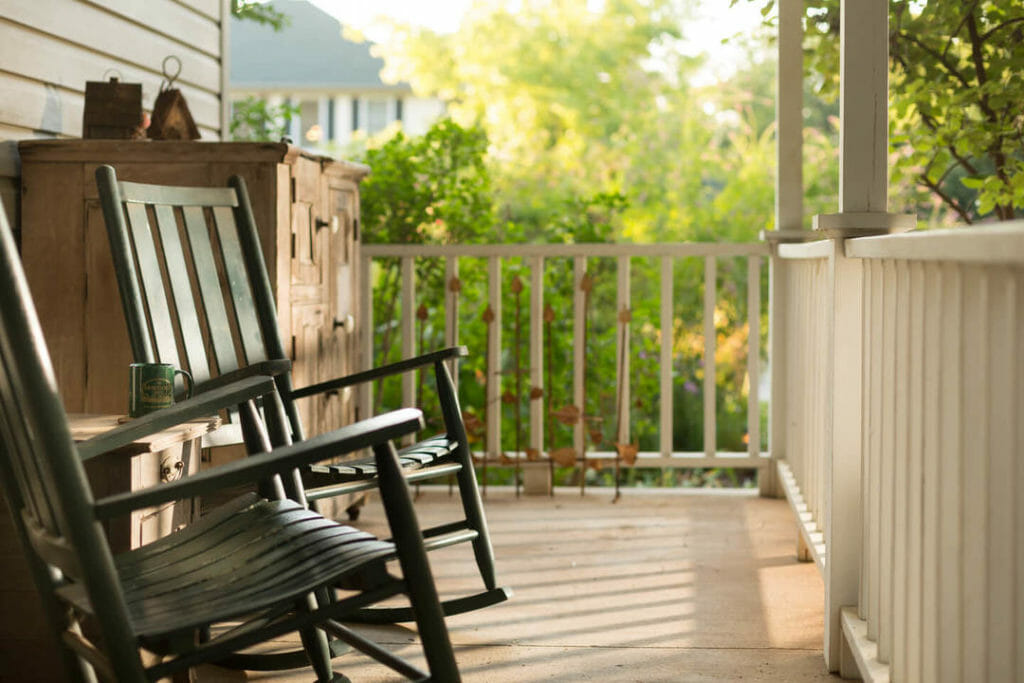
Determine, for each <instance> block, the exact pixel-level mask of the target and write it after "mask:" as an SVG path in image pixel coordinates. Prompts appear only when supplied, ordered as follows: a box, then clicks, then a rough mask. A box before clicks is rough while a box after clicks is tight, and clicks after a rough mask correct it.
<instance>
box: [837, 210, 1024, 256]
mask: <svg viewBox="0 0 1024 683" xmlns="http://www.w3.org/2000/svg"><path fill="white" fill-rule="evenodd" d="M846 255H847V256H849V257H851V258H865V259H873V258H874V259H881V258H887V259H907V260H914V261H960V262H973V263H1012V264H1024V220H1017V221H1007V222H1005V223H1000V224H998V225H984V226H972V227H960V228H951V229H948V230H922V231H920V232H906V233H901V234H898V235H879V236H876V237H858V238H855V239H848V240H846Z"/></svg>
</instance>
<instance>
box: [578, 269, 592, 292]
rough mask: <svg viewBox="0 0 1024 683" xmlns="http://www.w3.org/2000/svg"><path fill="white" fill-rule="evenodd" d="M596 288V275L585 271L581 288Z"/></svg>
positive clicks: (585, 290)
mask: <svg viewBox="0 0 1024 683" xmlns="http://www.w3.org/2000/svg"><path fill="white" fill-rule="evenodd" d="M593 289H594V277H593V276H592V275H591V274H590V273H584V274H583V277H581V278H580V290H582V291H584V292H590V291H592V290H593Z"/></svg>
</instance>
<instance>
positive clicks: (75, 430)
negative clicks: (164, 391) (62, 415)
mask: <svg viewBox="0 0 1024 683" xmlns="http://www.w3.org/2000/svg"><path fill="white" fill-rule="evenodd" d="M126 419H127V418H125V417H124V416H123V415H92V414H84V413H73V414H71V415H68V426H69V427H70V428H71V437H72V438H73V439H74V440H75V441H85V440H87V439H91V438H92V437H94V436H99V435H100V434H103V433H104V432H108V431H110V430H111V429H113V428H114V427H117V426H119V425H120V424H122V423H123V422H124V421H125V420H126ZM218 427H220V418H219V417H217V416H211V417H207V418H199V419H195V420H189V421H187V422H183V423H182V424H180V425H177V426H175V427H168V428H167V429H165V430H163V431H162V432H157V433H156V434H150V435H149V436H145V437H141V438H139V439H136V440H135V441H133V442H132V443H131V444H129V445H127V446H124V447H123V448H120V449H118V450H117V451H115V452H116V453H124V454H129V455H137V454H140V453H156V452H158V451H162V450H165V449H167V448H170V447H171V446H173V445H175V444H179V443H184V442H185V441H191V440H192V439H198V438H200V437H201V436H203V435H204V434H208V433H209V432H212V431H213V430H215V429H217V428H218Z"/></svg>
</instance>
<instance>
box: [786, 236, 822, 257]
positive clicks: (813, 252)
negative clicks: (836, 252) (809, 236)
mask: <svg viewBox="0 0 1024 683" xmlns="http://www.w3.org/2000/svg"><path fill="white" fill-rule="evenodd" d="M834 248H835V242H833V241H832V240H817V241H815V242H789V243H782V244H780V245H779V258H784V259H825V258H828V257H829V256H831V255H832V250H833V249H834Z"/></svg>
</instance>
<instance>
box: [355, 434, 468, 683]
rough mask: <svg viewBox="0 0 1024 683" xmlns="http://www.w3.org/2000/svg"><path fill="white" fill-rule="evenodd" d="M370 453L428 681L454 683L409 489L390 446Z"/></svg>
mask: <svg viewBox="0 0 1024 683" xmlns="http://www.w3.org/2000/svg"><path fill="white" fill-rule="evenodd" d="M373 450H374V454H375V455H376V459H377V470H378V472H379V473H380V495H381V499H382V501H383V503H384V510H385V513H386V514H387V518H388V526H389V527H390V528H391V536H392V538H393V539H394V541H395V551H396V552H397V554H398V562H399V564H400V565H401V567H402V576H403V577H405V583H406V590H407V591H408V593H409V601H410V603H411V604H412V610H413V613H414V615H415V617H416V627H417V630H418V631H419V634H420V641H421V643H422V645H423V654H424V656H425V657H426V660H427V666H428V668H429V669H430V676H431V679H432V680H435V681H445V682H446V683H458V681H459V680H460V678H459V669H458V666H457V665H456V664H455V652H454V651H453V650H452V643H451V639H450V638H449V637H448V627H447V626H446V625H445V622H444V613H443V612H442V611H441V604H440V601H439V599H438V595H437V587H436V586H435V585H434V577H433V574H432V572H431V571H430V563H429V562H428V560H427V552H426V549H425V548H424V546H423V534H422V533H421V532H420V526H419V522H418V521H417V519H416V511H415V510H414V509H413V505H412V499H411V497H410V495H409V485H408V484H407V483H406V481H405V478H404V477H403V475H402V471H401V468H400V467H399V465H398V454H397V453H396V452H395V448H394V446H393V445H392V444H391V442H385V443H383V444H378V445H377V446H374V449H373Z"/></svg>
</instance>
